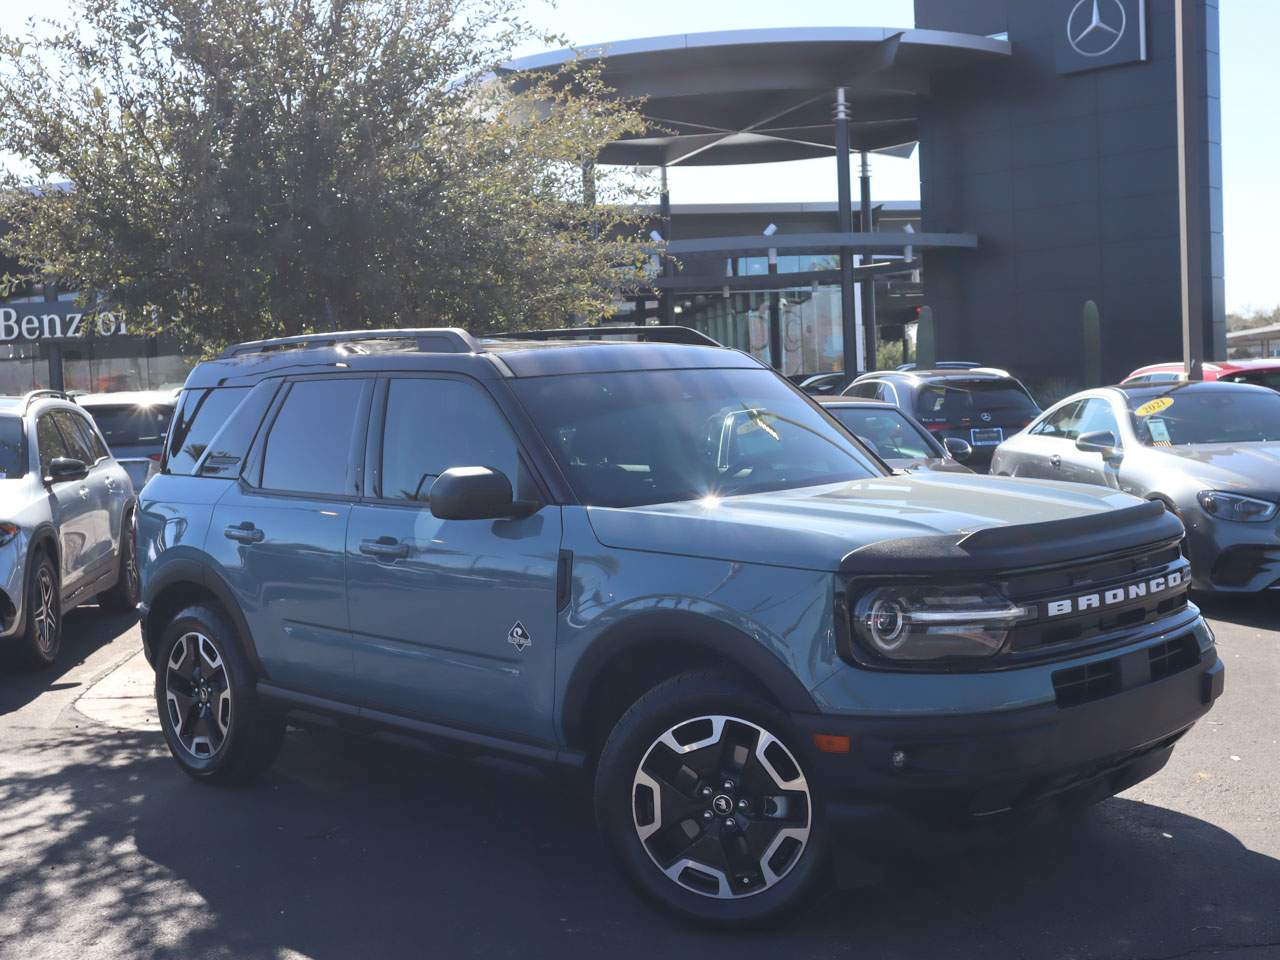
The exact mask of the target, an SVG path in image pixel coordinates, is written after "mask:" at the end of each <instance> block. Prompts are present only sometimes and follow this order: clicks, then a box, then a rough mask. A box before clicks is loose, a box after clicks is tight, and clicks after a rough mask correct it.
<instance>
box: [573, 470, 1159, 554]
mask: <svg viewBox="0 0 1280 960" xmlns="http://www.w3.org/2000/svg"><path fill="white" fill-rule="evenodd" d="M1135 506H1136V507H1137V511H1138V512H1141V514H1142V516H1141V517H1137V516H1136V515H1135V517H1134V519H1135V521H1141V523H1140V524H1139V526H1141V525H1143V524H1146V525H1151V524H1152V522H1153V521H1154V519H1155V518H1157V517H1158V518H1159V519H1160V520H1161V521H1164V522H1160V523H1155V528H1156V529H1153V530H1151V531H1150V532H1146V531H1136V530H1129V529H1127V527H1126V524H1125V523H1124V522H1121V523H1119V524H1116V523H1113V522H1112V518H1104V517H1103V515H1104V514H1106V513H1108V512H1109V511H1113V510H1116V509H1117V508H1125V507H1129V508H1134V507H1135ZM1144 506H1145V507H1150V508H1151V509H1144ZM1125 513H1126V514H1130V513H1134V511H1125ZM588 515H589V517H590V519H591V525H592V527H593V528H594V530H595V533H596V536H597V537H598V538H599V540H600V542H601V543H602V544H604V545H606V546H610V547H619V548H623V549H628V550H645V551H651V552H654V553H674V554H680V555H683V556H697V557H706V558H711V559H717V560H728V561H734V562H741V563H761V564H772V565H776V566H785V567H801V568H805V569H814V570H832V571H836V570H841V569H846V570H847V569H850V568H851V567H852V566H854V565H856V559H855V558H856V557H858V556H859V555H860V554H862V555H866V556H867V557H868V559H870V556H871V554H867V553H866V551H867V550H868V549H869V548H873V547H874V548H876V549H875V550H874V551H873V553H874V554H875V555H876V557H877V558H878V559H877V561H876V562H878V563H881V564H883V563H884V562H885V559H886V557H892V556H902V557H906V556H908V555H909V556H911V557H912V558H913V559H914V568H916V569H925V568H934V567H936V566H937V565H938V563H943V564H945V565H947V566H949V567H954V566H956V565H963V566H967V565H970V564H968V563H966V562H965V561H966V559H968V560H978V559H979V557H978V556H977V555H975V554H972V553H967V552H966V551H965V549H964V547H963V544H964V541H965V539H966V538H968V537H969V536H970V535H971V534H974V533H975V532H977V531H980V530H991V529H993V528H1019V529H1018V530H1010V531H1009V532H1010V534H1011V535H1012V536H1010V537H1003V538H1001V540H1002V543H1001V549H1002V550H1003V549H1004V548H1007V547H1009V546H1010V545H1011V543H1012V542H1013V541H1014V540H1017V541H1018V542H1019V543H1020V544H1021V545H1022V546H1023V547H1031V546H1034V548H1035V550H1036V551H1038V552H1039V553H1043V554H1045V556H1046V557H1047V559H1045V560H1043V561H1041V562H1053V561H1054V560H1063V559H1070V558H1071V556H1072V555H1076V556H1084V555H1090V554H1092V555H1097V554H1099V553H1103V552H1107V551H1106V550H1105V549H1101V547H1103V546H1104V544H1103V541H1104V540H1108V541H1109V540H1113V539H1114V536H1108V535H1106V534H1104V533H1103V527H1112V528H1115V530H1119V531H1122V536H1121V539H1122V540H1124V539H1126V538H1127V542H1125V543H1123V544H1122V545H1123V546H1136V545H1138V544H1145V543H1152V542H1155V541H1156V540H1161V539H1166V538H1170V537H1173V536H1177V535H1179V533H1180V532H1181V527H1180V525H1179V524H1178V522H1177V520H1175V519H1173V518H1172V517H1169V516H1167V515H1163V511H1162V509H1161V508H1159V507H1158V506H1156V505H1151V504H1146V505H1143V502H1142V501H1140V500H1138V499H1136V498H1134V497H1131V496H1129V495H1128V494H1124V493H1120V492H1118V491H1115V490H1108V489H1106V488H1102V487H1094V486H1085V485H1082V484H1068V483H1057V482H1053V481H1047V480H1046V481H1035V480H1015V479H1010V478H998V477H985V476H977V475H974V474H941V473H932V474H914V475H910V476H892V477H872V478H868V479H866V480H857V481H854V482H852V483H842V484H835V485H828V486H821V487H804V488H800V489H795V490H783V491H778V492H774V493H759V494H749V495H745V496H738V497H727V498H725V499H723V500H715V499H710V498H709V499H705V500H693V501H684V502H679V503H666V504H657V505H654V506H647V507H626V508H608V507H591V508H589V510H588ZM1089 518H1097V520H1096V522H1093V523H1090V522H1088V520H1089ZM1077 521H1080V522H1077ZM1082 523H1083V525H1082ZM1022 532H1025V533H1026V536H1021V535H1020V534H1021V533H1022ZM1082 534H1084V535H1085V536H1083V543H1077V541H1080V540H1081V537H1082ZM1055 541H1056V542H1055ZM890 545H892V546H890ZM886 547H888V549H887V550H886V549H885V548H886ZM1024 560H1025V561H1026V562H1034V558H1033V557H1030V556H1029V557H1026V558H1024Z"/></svg>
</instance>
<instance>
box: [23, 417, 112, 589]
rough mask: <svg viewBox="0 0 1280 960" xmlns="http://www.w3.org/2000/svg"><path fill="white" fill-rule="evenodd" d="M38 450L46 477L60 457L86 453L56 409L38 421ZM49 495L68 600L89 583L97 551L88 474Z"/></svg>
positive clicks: (55, 487)
mask: <svg viewBox="0 0 1280 960" xmlns="http://www.w3.org/2000/svg"><path fill="white" fill-rule="evenodd" d="M36 452H37V454H38V455H39V461H40V475H41V476H42V477H48V476H49V469H50V466H51V465H52V463H53V461H54V460H55V459H57V458H58V457H67V458H70V459H74V460H80V459H82V457H83V454H82V452H81V451H80V450H79V449H78V447H77V446H76V445H73V444H72V443H71V442H70V441H69V440H68V439H67V438H66V437H65V436H64V435H63V432H62V430H61V429H59V427H58V424H57V421H56V420H55V418H54V414H53V413H52V412H50V413H42V414H41V415H40V418H39V419H38V420H37V421H36ZM49 499H50V501H51V502H50V507H51V511H50V512H51V514H52V517H53V525H54V527H55V528H56V529H57V531H58V538H59V549H60V552H61V554H62V557H61V561H62V564H61V566H62V569H61V571H60V579H61V582H62V590H61V592H62V599H63V601H64V602H65V601H67V600H68V599H69V598H70V597H71V596H72V595H73V594H75V593H76V591H78V590H80V589H81V588H82V587H85V586H87V585H88V581H89V573H90V568H91V566H92V564H93V555H94V552H95V551H96V549H97V546H98V532H97V526H98V524H97V522H96V517H95V510H94V501H93V496H92V490H91V489H90V487H89V480H88V478H87V477H86V478H85V479H83V480H63V481H61V482H59V483H54V484H52V485H51V486H50V487H49Z"/></svg>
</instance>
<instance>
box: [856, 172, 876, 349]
mask: <svg viewBox="0 0 1280 960" xmlns="http://www.w3.org/2000/svg"><path fill="white" fill-rule="evenodd" d="M859 212H860V215H861V220H862V228H861V229H862V232H863V233H871V232H872V231H873V230H875V224H874V223H873V222H872V211H871V157H870V155H869V154H868V153H867V151H865V150H863V151H862V207H861V209H860V211H859ZM864 262H865V263H870V262H871V255H870V254H867V259H866V260H865V261H864ZM859 289H860V290H861V291H862V329H863V330H864V331H865V334H866V341H867V342H866V345H865V346H864V348H863V356H864V357H865V358H866V363H867V369H868V370H876V369H879V365H878V364H877V363H876V347H877V346H878V344H879V341H880V334H879V331H878V330H877V329H876V282H875V279H874V278H873V277H866V278H864V279H863V281H862V283H861V284H859Z"/></svg>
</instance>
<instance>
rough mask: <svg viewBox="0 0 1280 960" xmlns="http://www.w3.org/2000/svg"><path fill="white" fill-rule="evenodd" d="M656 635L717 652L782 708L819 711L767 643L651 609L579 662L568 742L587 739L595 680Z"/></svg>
mask: <svg viewBox="0 0 1280 960" xmlns="http://www.w3.org/2000/svg"><path fill="white" fill-rule="evenodd" d="M655 638H660V639H663V640H673V641H677V642H679V643H682V644H688V645H689V647H690V648H691V649H695V650H697V651H698V652H700V653H709V654H713V655H715V656H716V657H718V658H721V659H723V661H725V662H726V663H728V664H730V665H732V666H733V667H736V668H737V669H739V670H741V671H742V672H743V673H745V674H746V675H747V676H748V677H750V678H752V679H754V680H755V681H756V682H757V683H758V684H759V685H760V686H761V687H762V688H763V689H764V690H765V691H766V692H767V693H768V694H769V695H770V696H771V697H773V699H774V700H775V701H776V702H777V704H778V706H779V707H781V708H782V709H783V710H786V711H788V712H790V713H817V712H818V706H817V703H816V702H815V701H814V699H813V696H812V695H811V694H810V693H809V691H808V690H807V689H806V688H805V686H804V684H803V683H801V682H800V680H799V678H798V677H796V675H795V674H794V673H793V672H792V671H791V669H790V668H789V667H788V666H787V665H786V664H785V663H784V662H783V661H782V660H780V659H779V658H778V657H777V656H775V655H774V654H773V653H771V652H770V651H769V650H768V648H767V647H765V646H764V645H763V644H761V643H760V642H758V641H757V640H756V639H755V638H754V637H751V636H750V635H748V634H746V633H744V632H743V631H741V630H739V629H738V628H736V627H734V626H732V625H730V624H727V623H725V622H724V621H722V620H717V619H715V618H714V617H710V616H707V615H706V614H701V613H692V612H689V611H677V610H652V611H647V612H644V613H638V614H635V615H633V616H630V617H627V618H626V619H625V620H622V621H620V622H618V623H616V624H614V625H613V626H611V627H610V628H609V629H608V630H606V631H605V633H603V634H602V635H600V636H599V637H597V638H596V639H595V640H593V641H591V645H590V646H589V647H588V649H587V650H586V651H585V652H584V653H583V655H582V657H581V658H580V659H579V660H578V662H577V663H576V664H575V665H574V668H573V672H572V674H570V676H569V680H568V682H567V683H566V685H565V692H564V699H563V703H562V707H561V710H560V714H561V718H562V719H561V725H562V727H563V732H564V736H565V740H566V742H567V743H569V744H571V745H572V744H580V743H582V742H583V741H584V740H585V737H586V730H585V724H586V721H587V719H588V718H587V717H586V707H587V704H588V703H589V702H590V699H591V693H592V691H593V690H594V688H595V681H596V679H597V678H598V677H599V676H600V675H601V673H602V672H603V671H604V670H605V669H606V668H607V667H608V666H609V664H610V663H611V662H612V661H613V660H614V659H615V658H616V657H618V656H620V655H622V654H624V653H627V652H630V651H633V650H636V649H638V648H639V647H641V646H643V645H644V644H646V643H651V642H652V641H653V640H654V639H655Z"/></svg>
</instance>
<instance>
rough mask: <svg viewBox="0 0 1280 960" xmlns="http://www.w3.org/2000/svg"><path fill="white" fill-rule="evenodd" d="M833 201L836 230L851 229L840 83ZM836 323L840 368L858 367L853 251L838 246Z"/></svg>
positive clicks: (843, 93) (846, 138)
mask: <svg viewBox="0 0 1280 960" xmlns="http://www.w3.org/2000/svg"><path fill="white" fill-rule="evenodd" d="M835 122H836V197H837V199H836V205H837V207H838V208H839V220H840V232H841V233H845V234H848V233H852V232H853V183H852V175H851V173H850V170H849V102H848V100H847V99H846V91H845V88H844V87H837V88H836V108H835ZM840 327H841V330H842V332H843V336H844V369H845V373H847V374H850V375H852V374H853V373H854V371H856V370H857V369H858V324H857V317H856V313H855V311H854V304H853V251H852V250H851V249H850V248H849V247H841V248H840Z"/></svg>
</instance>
